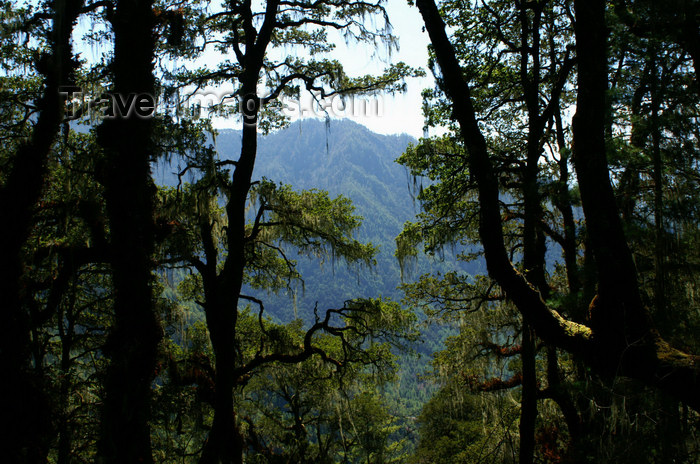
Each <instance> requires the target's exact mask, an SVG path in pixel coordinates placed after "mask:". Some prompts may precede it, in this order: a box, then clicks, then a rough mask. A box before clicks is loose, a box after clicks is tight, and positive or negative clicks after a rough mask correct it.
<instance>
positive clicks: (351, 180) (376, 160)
mask: <svg viewBox="0 0 700 464" xmlns="http://www.w3.org/2000/svg"><path fill="white" fill-rule="evenodd" d="M410 142H415V139H413V138H412V137H410V136H408V135H393V136H391V135H389V136H387V135H380V134H375V133H373V132H371V131H370V130H369V129H367V128H366V127H364V126H361V125H359V124H357V123H354V122H352V121H348V120H332V121H331V122H330V125H329V126H326V124H325V123H324V122H323V121H319V120H316V119H308V120H304V121H297V122H295V123H294V124H292V125H291V126H290V127H288V128H286V129H285V130H282V131H279V132H276V133H274V134H271V135H269V136H267V137H261V139H260V142H259V144H258V157H257V160H256V165H255V172H254V174H253V177H254V178H256V179H259V178H262V177H267V178H268V179H271V180H273V181H275V182H282V183H287V184H291V185H292V186H294V188H295V189H311V188H317V189H321V190H327V191H328V192H329V193H331V195H334V196H335V195H339V194H343V195H345V196H347V197H349V198H351V199H352V200H353V203H354V204H355V206H356V207H357V211H358V213H359V214H360V215H362V216H364V217H365V218H366V219H367V221H365V226H364V227H363V233H362V236H363V239H365V240H372V241H375V242H379V241H385V240H386V239H387V236H386V234H387V233H389V234H390V235H391V240H392V241H393V237H395V236H396V235H397V234H398V233H399V232H400V230H401V227H402V226H403V223H404V221H406V220H408V219H410V218H411V217H413V215H414V212H415V209H414V206H413V202H412V200H411V198H410V195H409V190H408V183H407V173H406V170H405V169H404V168H403V167H402V166H399V165H398V164H396V163H395V162H394V160H395V159H396V158H397V157H398V156H399V155H401V153H403V151H404V150H405V148H406V147H407V146H408V144H409V143H410ZM216 148H217V151H218V152H219V155H220V156H221V157H222V158H226V159H235V158H237V157H238V153H239V150H240V132H239V131H232V130H224V131H220V132H219V135H218V136H217V138H216Z"/></svg>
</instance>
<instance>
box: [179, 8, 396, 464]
mask: <svg viewBox="0 0 700 464" xmlns="http://www.w3.org/2000/svg"><path fill="white" fill-rule="evenodd" d="M374 14H378V15H380V16H382V19H383V20H384V22H385V23H386V22H387V18H386V16H385V13H384V10H383V8H382V6H381V5H380V4H377V5H374V4H367V3H365V2H344V1H335V0H328V1H322V2H317V3H313V4H306V3H299V2H287V1H280V0H270V1H268V2H267V3H266V5H265V8H264V10H263V11H256V10H255V8H254V6H253V5H252V3H251V2H249V1H245V2H233V3H232V4H231V5H226V6H225V8H224V10H223V11H221V12H219V13H215V14H213V15H210V16H209V17H207V18H206V19H205V20H204V21H205V22H206V23H207V24H209V31H210V32H211V33H213V37H209V36H205V37H204V43H205V44H208V43H215V44H219V46H220V47H221V49H222V50H225V51H230V52H231V53H233V56H235V61H234V62H229V61H226V62H224V63H222V64H221V65H220V66H219V68H218V69H216V70H199V71H197V72H192V73H185V74H184V75H183V76H181V77H178V76H175V77H176V79H178V80H179V82H178V81H176V84H177V85H180V86H183V85H189V84H196V85H197V86H204V85H206V84H210V83H218V82H222V81H224V80H226V81H229V82H231V83H232V84H233V85H234V88H235V92H234V96H236V97H238V98H239V99H240V104H241V108H242V116H243V123H244V124H243V131H242V148H241V154H240V157H239V158H238V160H236V161H235V162H234V163H233V165H234V169H233V173H232V174H229V173H228V170H226V171H224V172H221V168H222V167H224V166H218V167H217V166H214V171H211V170H210V171H209V172H208V173H207V174H205V176H207V178H208V179H211V180H213V181H215V182H216V183H217V184H216V185H213V186H211V188H213V189H214V190H215V191H217V192H218V191H221V192H222V193H223V195H224V196H225V198H226V206H225V213H226V229H225V237H223V238H222V247H223V249H225V250H226V253H227V254H226V255H225V257H224V258H223V260H221V261H220V260H219V257H218V251H217V245H216V243H215V241H214V238H213V237H212V235H211V232H212V224H211V223H210V222H209V219H207V217H206V215H205V216H204V217H203V218H202V220H203V222H202V224H201V228H200V236H201V239H202V244H203V250H204V258H205V259H204V260H200V261H199V262H197V260H196V259H194V258H195V257H194V256H193V257H192V258H193V263H195V265H196V267H197V269H198V271H199V273H200V274H201V276H202V282H203V288H204V293H205V300H204V302H203V303H204V305H203V306H204V310H205V313H206V318H207V325H208V327H209V331H210V336H211V342H212V346H213V349H214V353H215V358H216V367H215V371H216V389H215V395H216V400H215V407H214V409H215V417H214V423H213V426H212V430H211V433H210V434H209V438H208V440H207V443H206V446H205V449H204V452H203V454H202V459H201V462H203V463H204V462H220V461H222V462H240V460H241V459H242V458H241V453H242V438H241V436H240V433H239V432H238V427H237V425H236V416H235V414H234V407H233V405H234V398H233V390H234V387H235V385H236V383H237V382H238V381H239V379H240V378H241V377H242V376H245V375H246V374H248V373H249V371H250V370H252V369H253V368H254V367H256V366H257V365H258V364H259V363H261V362H263V360H266V359H268V358H265V357H264V356H260V357H258V358H256V360H255V361H254V362H253V363H252V364H250V365H249V366H246V365H243V366H241V365H240V364H239V363H238V362H237V355H236V352H237V347H236V342H235V340H236V337H235V334H236V330H237V329H236V327H237V323H238V310H237V308H238V305H239V300H240V298H241V289H242V286H243V283H244V279H245V270H246V267H247V266H250V265H251V264H253V263H254V261H253V260H254V258H255V251H254V250H255V245H254V244H255V241H256V239H257V238H258V234H259V233H260V231H261V226H263V225H264V223H263V222H261V220H262V219H263V218H264V213H265V211H266V209H265V208H267V207H268V205H264V206H263V207H262V208H260V209H259V210H258V213H257V215H256V221H255V223H254V225H253V228H252V229H249V228H248V227H247V226H246V222H247V220H246V214H245V212H246V206H247V203H248V201H249V195H250V193H251V187H252V186H253V183H252V173H253V168H254V165H255V157H256V152H257V127H258V123H259V121H261V120H262V121H265V119H264V115H265V110H266V108H267V109H268V110H269V111H270V114H274V109H275V108H279V106H280V104H281V102H280V100H278V97H280V96H288V95H298V93H299V87H300V85H301V86H303V87H304V88H305V89H306V90H308V91H314V92H317V94H318V95H319V96H320V97H321V98H327V97H331V96H334V95H342V94H351V93H358V92H373V91H377V90H380V89H385V90H392V89H393V90H398V89H400V88H401V85H400V84H398V83H397V82H398V81H399V80H400V79H402V78H403V77H404V76H406V75H408V74H409V73H410V69H408V68H407V67H406V66H405V65H403V64H402V63H400V64H398V65H395V66H394V67H392V68H391V69H389V70H387V72H386V73H385V75H383V76H380V77H371V76H366V77H362V78H357V79H350V78H348V77H347V76H346V75H345V74H344V73H343V71H342V67H341V66H340V64H339V63H338V62H336V61H330V60H318V61H317V60H309V61H305V60H303V59H301V58H298V57H293V56H287V57H285V58H284V59H282V60H279V61H272V60H271V59H270V58H269V56H268V52H269V49H271V48H275V47H281V46H284V45H285V44H286V43H293V44H297V45H298V46H299V47H300V48H302V49H306V50H308V51H309V52H310V53H311V54H312V55H314V54H318V53H325V52H328V51H330V50H331V49H332V46H331V45H329V44H328V42H327V36H326V32H325V31H324V30H323V28H333V29H337V30H339V31H341V32H342V33H344V34H346V36H347V37H349V38H354V39H356V40H360V41H370V42H374V41H377V40H387V41H388V42H389V43H391V40H392V38H391V37H390V36H389V35H388V34H387V32H386V31H382V30H380V31H378V32H376V31H372V30H369V29H368V28H366V27H365V26H364V25H363V22H362V21H361V18H362V17H363V16H365V15H374ZM386 27H388V24H387V25H386ZM220 37H223V39H222V38H220ZM183 82H184V84H183ZM260 85H265V86H266V87H268V88H269V93H268V94H267V95H259V94H258V87H259V86H260ZM267 123H268V124H270V125H271V126H272V127H274V125H275V123H276V118H275V117H274V116H273V117H272V118H271V119H270V120H268V122H267ZM229 176H230V179H229ZM302 219H303V216H302ZM296 226H299V228H298V229H296V230H297V231H301V232H303V231H305V230H307V231H308V232H309V233H310V235H311V236H315V235H316V234H318V233H319V232H320V236H319V238H321V239H322V240H328V241H329V242H330V243H331V246H335V245H333V240H335V238H334V237H333V235H325V233H324V232H323V231H322V230H313V229H308V226H307V225H306V224H303V223H302V224H297V225H296ZM296 226H294V225H293V226H292V227H296ZM302 237H304V235H302ZM307 239H310V237H307ZM310 245H311V246H312V247H313V243H310ZM251 252H252V254H251ZM362 254H363V253H362V252H360V253H359V254H358V252H353V255H354V257H353V259H355V258H360V257H361V256H362ZM282 256H283V258H284V255H282ZM368 258H369V256H368V255H367V254H366V251H365V252H364V256H362V258H361V259H365V260H367V259H368ZM253 301H255V300H253ZM341 312H342V311H341ZM318 324H319V323H318V322H317V325H318ZM325 326H326V327H328V320H326V322H325ZM322 327H323V324H322V325H321V326H319V327H318V328H317V329H316V330H318V329H320V328H322ZM310 334H313V331H312V332H311V333H310ZM313 352H314V350H312V349H311V347H310V346H307V349H305V350H304V352H303V356H306V357H308V356H310V355H311V354H313ZM277 356H279V355H274V356H273V357H272V358H275V357H277ZM285 356H286V355H284V356H281V359H287V358H286V357H285ZM289 359H290V360H301V358H298V357H294V356H292V357H291V358H289Z"/></svg>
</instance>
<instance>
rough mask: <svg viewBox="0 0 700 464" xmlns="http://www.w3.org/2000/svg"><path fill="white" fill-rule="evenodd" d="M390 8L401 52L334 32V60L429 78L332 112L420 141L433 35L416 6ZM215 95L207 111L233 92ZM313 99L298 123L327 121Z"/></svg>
mask: <svg viewBox="0 0 700 464" xmlns="http://www.w3.org/2000/svg"><path fill="white" fill-rule="evenodd" d="M258 1H260V0H258ZM260 3H262V2H260ZM385 8H386V10H387V13H388V15H389V20H390V22H391V24H392V26H393V34H394V35H395V36H396V37H397V39H398V45H399V48H398V50H396V51H393V52H392V53H391V54H390V55H389V54H388V53H387V51H386V50H385V49H384V47H380V49H379V50H375V49H374V47H372V46H370V45H366V44H349V45H348V44H346V43H345V41H344V39H343V38H342V37H340V35H339V34H337V32H335V31H332V30H331V31H329V39H330V40H332V41H334V42H335V43H336V49H335V50H334V51H333V52H332V54H331V56H330V58H333V59H337V60H338V61H340V62H341V63H342V64H343V66H344V67H345V71H346V73H347V74H348V75H350V76H351V77H357V76H362V75H366V74H381V73H382V71H383V70H384V69H385V68H386V67H388V66H389V65H390V64H392V63H397V62H400V61H403V62H404V63H406V64H407V65H409V66H411V67H414V68H423V69H424V70H425V71H426V76H425V77H422V78H409V79H407V81H406V84H407V91H406V92H405V93H403V94H396V95H393V96H392V95H378V96H372V97H369V98H368V99H366V100H365V102H366V103H365V105H366V107H365V108H366V109H365V110H364V111H363V106H362V102H361V101H357V100H356V103H355V106H354V112H353V111H352V110H350V109H349V108H348V107H345V108H343V103H342V102H341V101H340V99H337V100H334V101H332V102H330V111H329V113H330V115H331V117H349V118H350V119H352V120H354V121H355V122H357V123H359V124H362V125H364V126H366V127H368V128H369V129H370V130H372V131H374V132H377V133H380V134H401V133H406V134H409V135H412V136H413V137H416V138H419V137H421V136H422V135H423V115H422V109H421V106H422V97H421V91H422V90H423V89H424V88H432V87H433V85H434V79H433V77H432V75H431V74H430V72H429V71H428V70H427V62H428V51H427V47H428V35H427V33H426V32H424V31H423V30H422V28H423V21H422V18H421V16H420V13H419V12H418V9H417V8H416V7H415V6H409V5H408V3H407V1H406V0H387V2H386V4H385ZM93 27H94V24H93V23H92V21H91V20H89V19H88V18H83V20H82V21H81V23H80V24H79V26H78V28H77V30H76V39H78V38H79V37H82V35H83V34H85V33H86V32H88V31H91V30H92V28H93ZM78 43H79V44H78V45H77V47H78V50H79V51H80V52H81V54H82V55H83V58H87V59H92V60H98V59H99V57H100V56H101V55H102V54H103V53H105V52H106V51H107V50H105V49H104V47H99V46H97V47H96V46H95V45H86V44H85V43H84V42H82V43H80V40H78ZM277 53H282V52H277ZM220 59H221V55H219V54H216V53H214V52H213V51H212V53H211V54H209V52H207V53H205V56H204V57H203V58H202V61H203V62H206V63H207V64H208V65H209V66H210V67H214V66H213V65H214V64H215V63H216V61H217V60H220ZM200 64H201V63H200ZM210 90H212V92H211V95H208V96H207V97H206V98H203V99H202V100H200V101H201V102H202V103H203V106H206V101H207V98H212V99H214V100H216V99H218V100H219V101H220V96H223V95H226V94H227V93H228V92H230V91H232V90H233V88H232V87H231V89H226V88H225V87H222V88H217V89H210ZM310 98H311V97H310V96H307V98H306V100H307V101H306V102H305V101H304V98H302V102H301V106H299V108H298V109H297V110H296V111H294V112H293V114H292V119H293V120H294V119H298V118H300V117H309V116H316V117H325V114H324V113H323V112H322V111H318V110H309V108H313V105H312V104H311V101H310ZM217 103H218V101H217ZM302 107H303V108H305V110H304V113H306V114H302V111H301V109H302ZM213 124H214V126H215V127H216V128H219V129H225V128H236V129H237V128H240V124H241V122H240V119H238V118H236V120H233V119H228V120H227V119H222V118H215V119H214V120H213Z"/></svg>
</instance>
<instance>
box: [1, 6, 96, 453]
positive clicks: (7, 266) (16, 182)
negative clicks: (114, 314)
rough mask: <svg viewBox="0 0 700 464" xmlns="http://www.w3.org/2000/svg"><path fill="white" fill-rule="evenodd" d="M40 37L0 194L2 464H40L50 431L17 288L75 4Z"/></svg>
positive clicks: (52, 132)
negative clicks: (29, 108) (28, 108)
mask: <svg viewBox="0 0 700 464" xmlns="http://www.w3.org/2000/svg"><path fill="white" fill-rule="evenodd" d="M51 7H52V9H53V11H52V13H53V25H52V29H51V31H50V32H49V34H48V43H49V46H50V54H48V55H46V56H45V57H44V59H43V60H42V62H43V64H44V69H39V71H40V72H41V73H42V74H44V77H45V80H44V91H43V94H42V96H41V97H40V98H39V100H38V101H37V103H36V106H37V115H38V116H37V118H36V124H35V125H34V128H33V130H32V135H31V137H30V139H29V140H28V141H26V142H24V143H22V144H21V145H20V147H19V149H18V150H17V153H16V154H15V156H14V159H13V160H12V163H11V168H10V169H9V172H8V173H7V178H6V181H5V184H4V185H3V186H2V188H0V218H3V226H2V227H1V228H0V305H1V306H0V308H1V310H2V320H3V325H4V331H3V335H2V337H0V365H2V366H3V369H4V375H3V377H4V380H3V383H4V388H3V395H2V396H3V399H2V403H1V406H0V415H1V416H2V418H3V419H2V424H3V425H2V427H1V428H0V440H1V441H0V448H1V449H2V453H3V457H4V458H5V459H6V460H8V462H26V463H32V462H45V461H46V455H47V454H48V450H49V446H50V442H51V440H52V439H53V434H54V431H53V429H52V426H51V414H52V411H51V408H52V405H51V403H50V400H49V397H48V391H47V389H48V385H46V384H45V381H44V379H43V376H42V375H41V374H40V373H39V372H38V371H36V370H35V369H33V368H32V365H31V364H32V362H31V336H30V333H31V331H32V330H33V329H34V328H35V327H34V325H35V322H34V321H32V320H31V317H30V315H29V314H28V312H27V302H28V301H29V300H31V299H32V298H33V297H34V296H33V295H30V294H27V290H26V283H25V282H23V273H24V266H25V258H24V256H23V253H24V251H23V247H24V245H25V243H26V241H27V239H28V238H29V235H30V233H31V228H32V219H33V214H34V207H35V205H36V203H37V201H38V200H39V198H40V196H41V192H42V189H43V187H44V181H45V176H46V169H47V162H48V157H49V153H50V151H51V148H52V145H53V143H54V141H55V139H56V136H57V135H58V132H59V130H60V124H61V121H62V119H63V106H64V98H63V97H62V96H61V94H60V93H59V92H60V89H61V87H62V86H64V85H67V84H69V83H70V82H71V79H72V74H73V70H74V62H73V51H72V47H71V43H70V38H71V34H72V32H73V26H74V24H75V21H76V18H77V17H78V14H79V10H80V8H81V7H82V1H81V0H55V1H54V2H53V3H51Z"/></svg>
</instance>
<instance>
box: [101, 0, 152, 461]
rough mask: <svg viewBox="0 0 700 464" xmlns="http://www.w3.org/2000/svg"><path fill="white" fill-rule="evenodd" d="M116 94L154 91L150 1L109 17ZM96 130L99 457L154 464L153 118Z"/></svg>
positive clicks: (139, 0) (132, 3)
mask: <svg viewBox="0 0 700 464" xmlns="http://www.w3.org/2000/svg"><path fill="white" fill-rule="evenodd" d="M112 25H113V30H114V59H113V63H112V70H113V77H114V93H115V95H117V96H119V97H122V98H127V97H128V96H129V95H134V94H144V93H146V94H150V95H153V92H154V88H155V86H154V77H153V59H154V47H155V40H154V25H155V20H154V14H153V10H152V2H151V1H150V0H119V2H118V3H117V8H116V12H115V15H114V19H113V21H112ZM116 116H117V117H116V118H114V119H110V120H106V121H104V122H103V123H102V125H101V126H100V127H99V128H98V141H99V143H100V145H101V146H102V147H103V148H104V151H105V162H104V164H103V165H102V166H101V169H100V172H99V176H100V180H101V182H102V183H103V185H104V187H105V200H106V205H107V213H108V217H109V223H110V238H111V243H110V245H111V254H112V256H111V264H112V279H113V288H114V295H113V297H114V325H113V327H112V331H111V333H110V335H109V337H108V340H107V343H106V345H105V347H104V352H105V354H106V355H107V356H108V357H109V360H110V364H109V367H108V369H107V373H106V377H105V380H104V400H103V406H102V422H101V430H100V439H99V443H98V458H97V460H98V462H101V463H115V464H117V463H118V464H122V463H136V462H144V463H147V462H153V458H152V456H151V442H150V426H149V423H148V421H149V417H150V398H151V382H152V381H153V378H154V375H155V363H156V356H157V350H158V344H159V342H160V339H161V337H162V329H161V327H160V323H159V320H158V316H157V315H156V313H155V309H154V305H153V295H152V285H151V284H152V280H153V276H152V267H153V262H152V255H153V198H154V194H155V187H154V185H153V181H152V179H151V173H150V159H151V157H152V156H153V143H152V123H151V120H150V119H148V118H139V117H137V116H136V115H129V116H128V117H126V116H125V115H120V114H117V115H116Z"/></svg>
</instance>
